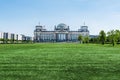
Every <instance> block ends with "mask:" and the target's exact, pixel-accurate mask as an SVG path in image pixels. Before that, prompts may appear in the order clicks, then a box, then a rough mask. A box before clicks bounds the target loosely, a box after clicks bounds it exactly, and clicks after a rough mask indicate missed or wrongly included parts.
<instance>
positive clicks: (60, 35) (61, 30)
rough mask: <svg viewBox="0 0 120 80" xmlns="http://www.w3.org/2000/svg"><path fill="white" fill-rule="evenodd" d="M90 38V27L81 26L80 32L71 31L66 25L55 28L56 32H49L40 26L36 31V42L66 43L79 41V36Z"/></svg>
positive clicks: (62, 24)
mask: <svg viewBox="0 0 120 80" xmlns="http://www.w3.org/2000/svg"><path fill="white" fill-rule="evenodd" d="M79 35H82V36H89V30H88V26H81V28H80V29H78V31H70V27H69V26H67V25H66V24H64V23H61V24H58V25H57V26H55V27H54V31H47V30H46V29H45V28H44V27H43V26H41V25H38V26H36V29H35V30H34V41H35V42H52V41H54V42H66V41H73V42H76V41H78V36H79Z"/></svg>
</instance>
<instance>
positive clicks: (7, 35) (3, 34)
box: [0, 32, 32, 43]
mask: <svg viewBox="0 0 120 80" xmlns="http://www.w3.org/2000/svg"><path fill="white" fill-rule="evenodd" d="M0 39H4V40H6V41H7V40H12V41H27V40H28V41H30V40H32V37H29V36H25V35H22V34H20V35H19V34H14V33H8V32H0ZM0 43H1V41H0Z"/></svg>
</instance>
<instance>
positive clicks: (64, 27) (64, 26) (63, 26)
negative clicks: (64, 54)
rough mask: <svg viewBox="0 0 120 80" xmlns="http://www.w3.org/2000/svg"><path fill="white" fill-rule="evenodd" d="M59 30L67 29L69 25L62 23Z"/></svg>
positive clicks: (58, 27)
mask: <svg viewBox="0 0 120 80" xmlns="http://www.w3.org/2000/svg"><path fill="white" fill-rule="evenodd" d="M57 29H67V25H66V24H64V23H60V24H58V26H57Z"/></svg>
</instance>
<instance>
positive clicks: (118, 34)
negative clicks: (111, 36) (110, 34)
mask: <svg viewBox="0 0 120 80" xmlns="http://www.w3.org/2000/svg"><path fill="white" fill-rule="evenodd" d="M115 34H116V38H117V43H119V42H120V31H119V30H115Z"/></svg>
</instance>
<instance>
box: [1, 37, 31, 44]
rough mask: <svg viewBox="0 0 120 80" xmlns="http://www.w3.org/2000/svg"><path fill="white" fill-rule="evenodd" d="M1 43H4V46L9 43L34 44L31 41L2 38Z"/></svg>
mask: <svg viewBox="0 0 120 80" xmlns="http://www.w3.org/2000/svg"><path fill="white" fill-rule="evenodd" d="M0 43H3V44H8V43H11V44H14V43H32V41H31V40H14V39H3V38H0Z"/></svg>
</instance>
